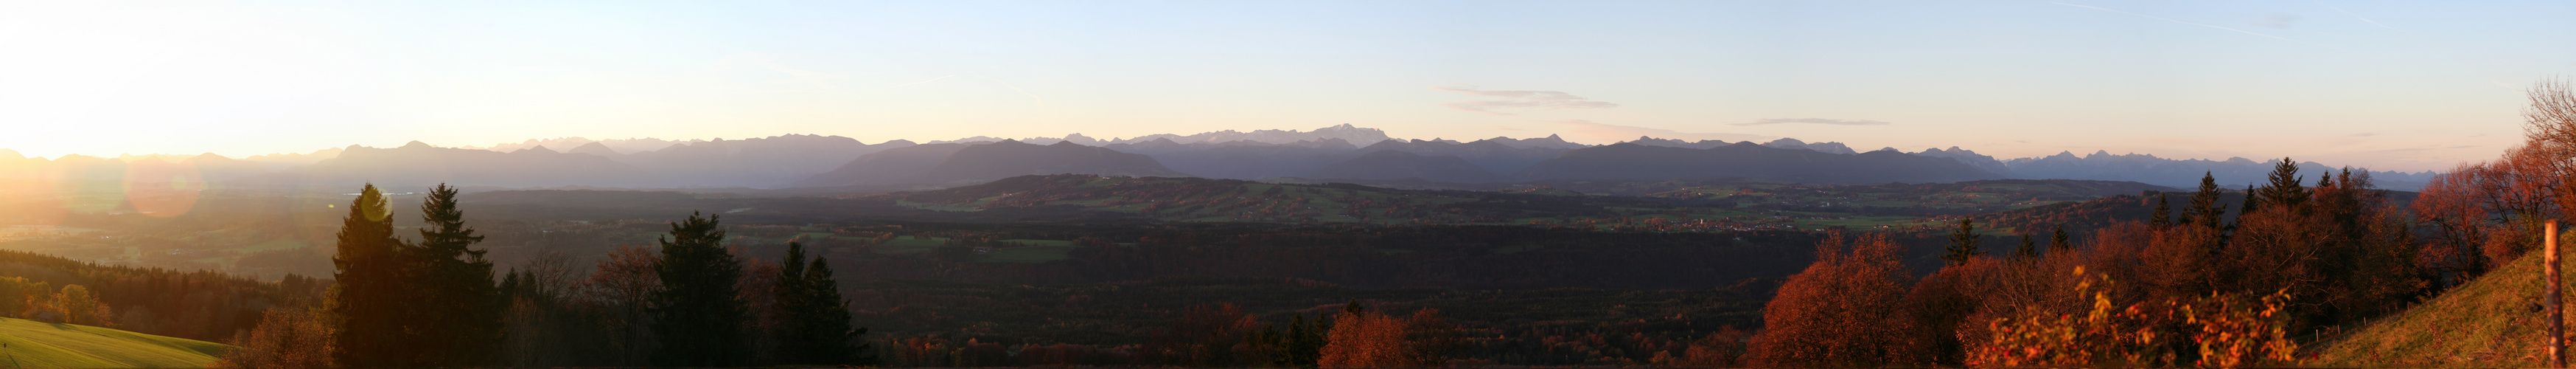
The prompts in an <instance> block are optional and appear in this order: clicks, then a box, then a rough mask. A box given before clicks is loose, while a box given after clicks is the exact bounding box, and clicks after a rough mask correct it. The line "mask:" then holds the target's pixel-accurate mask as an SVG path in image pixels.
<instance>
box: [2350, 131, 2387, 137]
mask: <svg viewBox="0 0 2576 369" xmlns="http://www.w3.org/2000/svg"><path fill="white" fill-rule="evenodd" d="M2378 135H2379V132H2362V133H2354V134H2350V135H2346V136H2353V137H2370V136H2378Z"/></svg>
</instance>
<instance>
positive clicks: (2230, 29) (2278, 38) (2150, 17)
mask: <svg viewBox="0 0 2576 369" xmlns="http://www.w3.org/2000/svg"><path fill="white" fill-rule="evenodd" d="M2050 4H2057V5H2065V6H2072V7H2078V8H2085V9H2093V10H2100V11H2106V12H2112V13H2120V14H2128V15H2135V16H2139V17H2145V18H2147V19H2154V20H2160V21H2166V22H2174V23H2182V24H2189V25H2194V26H2201V27H2209V28H2217V29H2223V30H2229V31H2236V32H2237V33H2243V34H2248V35H2255V36H2263V37H2268V38H2271V39H2275V40H2281V41H2289V42H2297V43H2303V44H2309V45H2317V46H2319V47H2324V48H2328V49H2336V50H2342V49H2343V48H2338V47H2333V46H2326V45H2325V44H2320V43H2314V42H2307V41H2299V40H2293V39H2290V38H2287V37H2281V36H2273V35H2266V34H2261V33H2255V32H2254V31H2247V30H2241V29H2235V28H2227V27H2222V26H2215V25H2208V24H2200V23H2192V22H2184V21H2180V20H2175V19H2173V18H2165V17H2158V16H2152V15H2146V14H2138V13H2130V12H2126V11H2120V10H2113V9H2108V8H2102V7H2095V6H2086V5H2075V4H2068V3H2060V2H2050ZM2284 25H2285V26H2286V23H2285V24H2284Z"/></svg>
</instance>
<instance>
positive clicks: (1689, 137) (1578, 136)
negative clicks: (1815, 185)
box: [1549, 119, 1779, 143]
mask: <svg viewBox="0 0 2576 369" xmlns="http://www.w3.org/2000/svg"><path fill="white" fill-rule="evenodd" d="M1549 123H1556V124H1557V125H1559V126H1562V127H1564V129H1565V132H1564V134H1565V136H1567V139H1570V140H1574V141H1578V142H1589V143H1612V142H1624V141H1628V140H1635V139H1637V138H1638V137H1654V138H1662V139H1674V140H1684V141H1697V140H1720V141H1769V140H1773V139H1778V138H1779V137H1771V136H1763V135H1751V134H1742V133H1705V132H1682V131H1675V130H1669V129H1662V128H1647V127H1636V126H1623V125H1616V124H1604V123H1594V122H1592V121H1588V120H1582V119H1571V120H1560V121H1551V122H1549Z"/></svg>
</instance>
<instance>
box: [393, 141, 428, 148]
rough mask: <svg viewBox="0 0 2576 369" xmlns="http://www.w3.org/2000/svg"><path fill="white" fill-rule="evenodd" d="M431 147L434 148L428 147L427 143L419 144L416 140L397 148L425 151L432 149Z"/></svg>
mask: <svg viewBox="0 0 2576 369" xmlns="http://www.w3.org/2000/svg"><path fill="white" fill-rule="evenodd" d="M432 147H435V146H430V145H429V143H427V142H420V141H418V140H414V141H412V142H410V143H405V144H403V145H402V147H398V148H399V149H427V148H432Z"/></svg>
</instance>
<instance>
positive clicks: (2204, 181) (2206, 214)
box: [2177, 172, 2227, 228]
mask: <svg viewBox="0 0 2576 369" xmlns="http://www.w3.org/2000/svg"><path fill="white" fill-rule="evenodd" d="M2220 195H2223V194H2222V193H2220V192H2218V177H2216V176H2214V175H2212V174H2211V172H2201V174H2200V191H2199V192H2193V193H2192V194H2191V208H2189V209H2184V210H2183V216H2182V219H2183V220H2182V221H2181V222H2177V223H2181V224H2190V225H2197V226H2202V227H2211V228H2216V227H2218V221H2219V218H2221V217H2223V216H2225V215H2226V214H2227V210H2226V209H2222V208H2219V207H2218V199H2219V196H2220Z"/></svg>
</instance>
